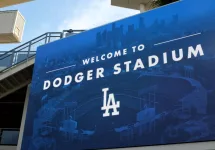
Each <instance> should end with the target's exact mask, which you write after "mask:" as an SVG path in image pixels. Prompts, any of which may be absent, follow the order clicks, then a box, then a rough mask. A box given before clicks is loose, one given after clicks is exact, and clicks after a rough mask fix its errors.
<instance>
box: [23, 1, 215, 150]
mask: <svg viewBox="0 0 215 150" xmlns="http://www.w3.org/2000/svg"><path fill="white" fill-rule="evenodd" d="M201 2H202V1H201V0H195V3H194V2H193V1H191V0H189V1H181V2H177V3H174V4H172V5H168V6H166V7H162V8H160V9H156V10H153V11H149V12H146V13H143V14H139V15H136V16H132V17H129V18H126V19H123V20H120V21H117V22H113V23H110V24H108V25H105V26H101V27H98V28H95V29H92V30H89V31H86V32H83V33H81V34H78V35H75V36H71V37H68V38H65V39H62V40H59V41H56V42H53V43H50V44H47V45H45V46H41V47H40V48H39V49H38V52H37V56H36V62H35V67H34V76H33V81H32V87H31V94H30V101H29V105H28V111H27V119H26V123H25V130H24V136H23V143H22V150H71V149H101V148H119V147H132V146H147V145H160V144H172V143H187V142H197V141H212V140H215V121H214V120H215V109H214V106H215V82H214V75H215V67H214V64H215V57H214V56H215V52H214V48H215V42H214V39H215V36H214V35H215V28H214V27H215V17H214V14H215V1H214V0H206V1H205V2H204V3H201ZM104 17H105V16H104ZM141 44H144V46H145V48H144V50H142V51H138V50H137V51H136V52H133V49H132V47H133V46H138V45H141ZM192 48H193V50H202V52H203V54H202V55H201V53H197V54H198V55H197V57H194V56H193V55H192V57H191V58H188V57H189V53H190V52H191V50H192ZM123 49H127V54H125V55H124V56H121V57H116V58H111V59H106V60H103V61H99V62H94V63H90V64H88V65H84V64H83V60H85V59H88V58H91V57H96V56H98V58H100V57H101V56H102V55H103V54H108V53H110V52H113V53H114V52H115V51H118V50H121V52H122V51H123ZM179 49H182V50H179ZM174 50H175V52H176V54H177V55H176V57H177V56H180V55H179V51H182V52H183V57H182V59H181V60H179V61H177V62H176V61H175V60H173V58H172V53H173V52H172V51H174ZM199 52H200V51H199ZM164 53H165V54H166V56H167V60H166V59H165V58H164V55H165V54H164ZM152 55H155V57H156V58H159V62H158V64H156V65H155V66H154V67H150V66H149V63H148V60H149V59H150V58H149V56H152ZM95 60H96V58H95ZM137 60H140V61H141V62H139V63H138V61H137ZM128 61H131V64H130V65H129V71H128V68H127V71H126V66H125V65H124V62H127V63H128ZM166 61H167V63H165V62H166ZM141 63H142V64H141ZM116 64H119V65H120V69H121V72H120V73H119V74H117V75H115V74H114V72H115V73H116V70H114V66H115V65H116ZM141 65H144V68H141ZM135 66H136V67H137V69H136V70H134V68H135ZM138 66H139V67H138ZM97 68H103V69H104V73H103V75H104V77H102V78H96V74H95V72H96V69H97ZM118 69H119V68H118ZM89 70H93V71H94V72H93V79H92V80H89V81H88V80H87V77H86V74H87V71H89ZM79 72H83V74H84V75H85V77H84V79H83V81H81V82H80V83H77V82H75V75H76V74H77V73H79ZM67 75H71V76H72V77H73V79H72V82H71V84H69V85H60V86H59V87H57V88H54V87H53V86H52V85H51V86H50V87H49V88H48V89H46V90H43V88H44V81H47V80H49V81H50V82H53V81H54V80H55V79H56V78H61V79H62V80H63V79H64V77H65V76H67ZM57 83H58V82H56V84H57ZM103 88H109V90H110V93H113V95H114V98H115V100H116V102H120V107H119V108H117V111H119V115H116V116H112V115H111V112H112V111H113V110H112V109H110V116H108V117H103V114H104V112H105V111H103V110H102V109H101V108H102V106H103V99H104V96H103V92H102V89H103ZM110 93H108V95H109V94H110Z"/></svg>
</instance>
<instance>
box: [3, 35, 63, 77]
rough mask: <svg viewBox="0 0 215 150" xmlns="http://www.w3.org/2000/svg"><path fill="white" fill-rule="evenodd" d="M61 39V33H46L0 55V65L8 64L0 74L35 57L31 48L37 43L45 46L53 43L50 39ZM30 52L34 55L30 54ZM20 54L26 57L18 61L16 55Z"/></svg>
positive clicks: (34, 51)
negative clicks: (2, 63)
mask: <svg viewBox="0 0 215 150" xmlns="http://www.w3.org/2000/svg"><path fill="white" fill-rule="evenodd" d="M62 37H63V34H62V32H47V33H44V34H42V35H40V36H38V37H36V38H34V39H32V40H30V41H28V42H26V43H24V44H22V45H20V46H18V47H16V48H14V49H12V50H10V51H7V52H5V53H4V54H0V63H1V61H2V62H6V63H8V65H7V66H6V67H5V68H4V69H3V70H0V73H1V72H4V71H6V70H8V69H9V68H11V67H13V66H14V65H17V64H19V63H22V62H23V61H26V60H28V59H29V58H32V57H33V56H35V55H36V50H35V49H34V48H35V47H33V46H34V44H37V43H39V42H43V44H47V43H49V42H51V41H53V40H52V39H51V38H57V39H60V38H62ZM32 52H33V53H34V54H32ZM0 53H1V52H0ZM20 53H21V54H23V55H26V57H25V58H23V59H22V60H20V61H18V55H19V54H20ZM8 59H9V60H8ZM9 61H10V62H9ZM0 65H1V64H0ZM0 67H1V66H0Z"/></svg>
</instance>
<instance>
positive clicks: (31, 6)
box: [0, 0, 139, 51]
mask: <svg viewBox="0 0 215 150" xmlns="http://www.w3.org/2000/svg"><path fill="white" fill-rule="evenodd" d="M2 10H19V11H20V12H21V14H22V15H23V16H24V17H25V20H26V25H25V30H24V35H23V41H22V43H18V44H1V45H0V51H8V50H11V49H13V48H15V47H16V46H19V45H21V44H23V43H25V42H27V41H30V40H31V39H33V38H35V37H37V36H39V35H41V34H43V33H45V32H56V31H62V30H65V29H74V30H75V29H84V30H87V29H91V28H94V27H97V26H100V25H103V24H107V23H109V22H112V21H116V20H119V19H122V18H125V17H128V16H132V15H135V14H138V13H139V11H138V10H132V9H126V8H120V7H115V6H111V2H110V0H35V1H32V2H28V3H23V4H19V5H14V6H11V7H6V8H3V9H1V11H2Z"/></svg>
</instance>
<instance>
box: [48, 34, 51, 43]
mask: <svg viewBox="0 0 215 150" xmlns="http://www.w3.org/2000/svg"><path fill="white" fill-rule="evenodd" d="M48 37H49V40H48V43H50V37H51V34H50V33H48Z"/></svg>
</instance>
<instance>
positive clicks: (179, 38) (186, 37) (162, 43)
mask: <svg viewBox="0 0 215 150" xmlns="http://www.w3.org/2000/svg"><path fill="white" fill-rule="evenodd" d="M200 34H202V33H196V34H192V35H188V36H184V37H181V38H177V39H173V40H169V41H165V42H160V43H157V44H154V45H155V46H157V45H161V44H165V43H170V42H173V41H177V40H181V39H185V38H189V37H192V36H197V35H200Z"/></svg>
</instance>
